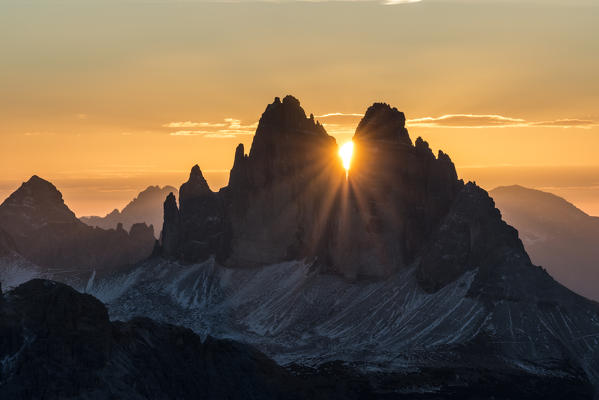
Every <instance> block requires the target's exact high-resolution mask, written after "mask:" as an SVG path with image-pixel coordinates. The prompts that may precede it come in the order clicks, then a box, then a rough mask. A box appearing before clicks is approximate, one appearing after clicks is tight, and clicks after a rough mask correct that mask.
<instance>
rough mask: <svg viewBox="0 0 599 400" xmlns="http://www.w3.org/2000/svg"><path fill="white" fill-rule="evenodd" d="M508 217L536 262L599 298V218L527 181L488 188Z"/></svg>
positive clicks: (562, 281) (588, 294)
mask: <svg viewBox="0 0 599 400" xmlns="http://www.w3.org/2000/svg"><path fill="white" fill-rule="evenodd" d="M489 194H491V196H492V197H493V199H494V200H495V203H496V204H497V207H498V208H499V209H500V210H501V213H502V215H503V218H504V219H505V220H506V221H507V222H508V223H509V224H510V225H512V226H514V227H515V228H516V229H518V232H519V233H520V238H521V239H522V242H523V243H524V247H525V248H526V251H527V252H528V254H529V255H530V257H531V259H532V261H533V262H534V263H535V264H537V265H542V266H543V267H545V268H547V271H548V272H549V273H550V274H551V275H552V276H553V277H554V278H555V279H557V280H558V281H559V282H561V283H562V284H564V285H565V286H567V287H568V288H570V289H572V290H574V291H575V292H577V293H579V294H581V295H583V296H586V297H588V298H590V299H593V300H596V301H599V247H597V243H599V218H598V217H592V216H589V215H588V214H586V213H585V212H583V211H581V210H580V209H578V208H576V207H575V206H574V205H573V204H571V203H569V202H567V201H566V200H564V199H563V198H561V197H558V196H556V195H554V194H551V193H546V192H543V191H540V190H535V189H528V188H525V187H522V186H518V185H514V186H502V187H498V188H495V189H493V190H491V191H490V192H489Z"/></svg>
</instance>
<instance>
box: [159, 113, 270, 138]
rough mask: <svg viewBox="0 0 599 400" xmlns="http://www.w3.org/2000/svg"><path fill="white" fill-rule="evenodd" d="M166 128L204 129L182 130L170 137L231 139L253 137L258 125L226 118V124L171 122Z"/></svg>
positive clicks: (165, 125) (171, 134) (172, 133)
mask: <svg viewBox="0 0 599 400" xmlns="http://www.w3.org/2000/svg"><path fill="white" fill-rule="evenodd" d="M162 126H163V127H164V128H203V129H182V130H178V131H174V132H171V133H170V134H169V135H170V136H201V137H205V138H210V139H230V138H234V137H236V136H240V135H253V134H254V130H255V128H256V127H257V126H258V123H257V122H256V123H253V124H247V125H246V124H243V123H242V121H241V120H240V119H236V118H225V119H224V122H193V121H181V122H169V123H167V124H164V125H162Z"/></svg>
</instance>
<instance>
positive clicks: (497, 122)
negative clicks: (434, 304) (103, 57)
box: [163, 112, 599, 139]
mask: <svg viewBox="0 0 599 400" xmlns="http://www.w3.org/2000/svg"><path fill="white" fill-rule="evenodd" d="M363 116H364V114H360V113H342V112H332V113H327V114H322V115H317V116H316V118H317V119H318V120H319V121H320V122H321V123H322V124H323V125H324V127H325V128H326V130H327V131H328V132H329V133H330V134H331V135H353V133H354V132H355V130H356V126H357V125H358V122H359V121H360V119H361V118H362V117H363ZM406 124H407V126H408V127H412V128H413V127H419V128H460V129H483V128H586V129H590V128H593V127H598V126H599V122H598V121H594V120H590V119H576V118H564V119H556V120H549V121H528V120H525V119H523V118H513V117H506V116H504V115H498V114H447V115H442V116H440V117H422V118H414V119H409V120H407V121H406ZM257 126H258V123H257V122H255V123H252V124H244V123H243V122H242V121H241V120H240V119H237V118H225V119H224V120H223V122H192V121H183V122H170V123H168V124H165V125H163V127H165V128H202V129H181V130H176V131H173V132H171V133H170V135H171V136H202V137H205V138H210V139H231V138H235V137H237V136H242V135H253V134H254V132H255V130H256V127H257Z"/></svg>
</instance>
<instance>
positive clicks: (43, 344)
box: [0, 279, 300, 399]
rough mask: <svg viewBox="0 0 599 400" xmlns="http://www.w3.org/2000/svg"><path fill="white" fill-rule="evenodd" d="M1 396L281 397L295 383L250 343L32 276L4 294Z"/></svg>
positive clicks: (1, 306) (293, 393)
mask: <svg viewBox="0 0 599 400" xmlns="http://www.w3.org/2000/svg"><path fill="white" fill-rule="evenodd" d="M0 301H1V303H0V338H1V339H0V358H1V359H2V360H3V361H2V372H1V374H0V383H1V384H0V398H3V399H41V398H43V399H62V398H89V399H109V398H121V399H198V398H203V399H277V398H279V399H282V398H291V399H292V398H299V397H298V396H297V395H296V393H299V389H300V382H299V380H298V379H296V378H294V377H293V376H292V375H291V374H290V373H288V372H287V371H285V370H283V369H282V368H281V367H279V366H278V365H277V364H276V363H274V362H273V361H271V360H269V359H268V358H267V357H266V356H264V355H263V354H261V353H260V352H258V351H256V350H254V349H253V348H251V347H250V346H246V345H242V344H239V343H236V342H233V341H230V340H217V339H213V338H211V337H208V338H206V340H204V341H202V340H201V339H200V337H199V336H197V335H195V334H194V333H193V332H192V331H191V330H189V329H185V328H179V327H176V326H173V325H167V324H159V323H156V322H153V321H152V320H149V319H147V318H136V319H133V320H131V321H129V322H110V321H109V319H108V313H107V311H106V308H105V307H104V305H103V304H102V303H101V302H100V301H98V300H97V299H95V298H94V297H92V296H90V295H86V294H80V293H78V292H77V291H75V290H74V289H72V288H70V287H69V286H66V285H64V284H61V283H58V282H53V281H47V280H41V279H35V280H32V281H29V282H27V283H25V284H23V285H21V286H19V287H17V288H16V289H14V290H12V291H11V292H9V293H7V294H6V295H5V296H4V297H3V298H2V299H0Z"/></svg>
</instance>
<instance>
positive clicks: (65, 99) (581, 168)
mask: <svg viewBox="0 0 599 400" xmlns="http://www.w3.org/2000/svg"><path fill="white" fill-rule="evenodd" d="M388 3H400V2H397V1H395V2H393V1H390V2H388ZM401 3H404V2H401ZM0 49H2V52H3V62H2V63H1V64H0V88H1V90H0V121H2V123H1V124H0V142H1V144H2V145H1V146H0V200H3V199H4V198H5V197H6V196H7V195H8V194H9V193H10V192H12V191H13V190H15V189H16V188H17V187H18V185H19V184H20V182H22V181H24V180H26V179H28V178H29V176H31V175H33V174H38V175H40V176H42V177H44V178H45V179H48V180H51V181H52V182H54V183H55V184H56V185H57V186H58V188H59V190H61V191H62V192H63V194H64V196H65V200H66V202H67V204H68V205H69V206H70V207H71V208H72V209H73V210H74V211H75V212H76V213H77V214H78V215H89V214H99V215H103V214H105V213H106V212H109V211H110V210H112V209H114V208H115V207H118V208H122V207H123V206H124V205H125V204H126V203H127V202H128V201H129V200H131V199H132V198H133V197H135V195H136V194H137V193H138V192H139V191H141V190H142V189H143V188H144V187H145V186H148V185H156V184H158V185H166V184H170V185H174V186H178V185H180V184H181V183H182V182H183V181H184V180H186V177H187V175H188V173H189V169H190V168H191V166H192V165H194V164H195V163H199V164H200V166H201V167H202V170H203V171H204V172H205V173H206V176H207V179H208V180H209V183H210V184H211V186H212V187H213V189H218V187H220V186H223V185H225V184H226V179H227V177H228V170H229V168H230V167H231V165H232V161H233V155H234V149H235V146H236V144H237V143H244V144H245V145H246V150H249V145H250V143H251V140H252V134H253V132H254V130H255V126H256V122H257V120H258V118H259V116H260V114H261V113H262V111H263V110H264V107H265V106H266V104H268V103H270V102H271V101H272V99H273V98H274V96H284V95H286V94H292V95H294V96H296V97H297V98H299V99H300V100H301V102H302V106H303V107H304V109H305V110H306V112H307V113H314V115H315V116H316V117H317V119H319V120H320V121H321V122H323V123H324V124H325V127H326V128H327V131H328V132H329V133H330V134H332V135H334V136H335V137H336V138H337V140H338V143H339V144H342V143H344V142H346V141H347V140H349V139H350V138H351V136H352V135H353V131H354V129H355V127H356V125H357V122H358V121H359V119H360V116H361V114H362V113H363V112H364V111H365V110H366V108H367V107H368V106H369V105H370V104H371V103H373V102H375V101H384V102H387V103H389V104H391V105H393V106H395V107H398V108H399V109H400V110H402V111H404V112H405V113H406V116H407V118H408V120H409V121H408V129H409V131H410V136H411V137H412V139H415V138H416V137H418V136H422V137H423V138H424V139H425V140H427V141H428V142H429V143H430V144H431V147H432V148H433V149H435V150H436V149H439V148H440V149H443V151H445V152H447V153H448V154H449V155H450V156H451V158H452V160H453V161H454V162H455V164H456V166H457V168H458V172H459V173H460V177H462V178H464V179H474V180H476V181H477V182H478V183H480V184H481V185H482V186H483V187H485V188H486V189H491V188H493V187H495V186H498V185H505V184H516V183H518V184H522V185H526V186H529V187H536V188H541V189H543V190H546V191H552V192H554V193H556V194H558V195H560V196H563V197H565V198H566V199H567V200H569V201H572V202H573V203H574V204H576V205H577V206H579V207H580V208H582V209H583V210H584V211H586V212H588V213H590V214H593V215H599V202H598V201H597V200H596V199H597V198H599V158H598V157H597V149H598V148H599V111H598V110H599V79H597V72H596V71H598V70H599V4H598V3H597V2H594V1H581V0H579V1H559V0H554V1H548V2H541V1H533V0H530V1H522V2H516V1H509V0H503V1H501V0H497V1H457V0H456V1H452V0H445V1H432V0H431V1H427V0H424V1H420V2H410V4H395V5H385V2H378V1H364V2H336V1H330V2H328V1H320V2H296V1H287V0H284V1H279V2H258V1H239V2H224V1H222V2H219V1H212V2H204V1H167V0H162V1H124V0H122V1H120V0H113V1H108V2H100V1H97V0H88V1H85V2H75V1H70V0H65V1H50V0H41V1H35V2H33V1H17V0H1V1H0Z"/></svg>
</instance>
